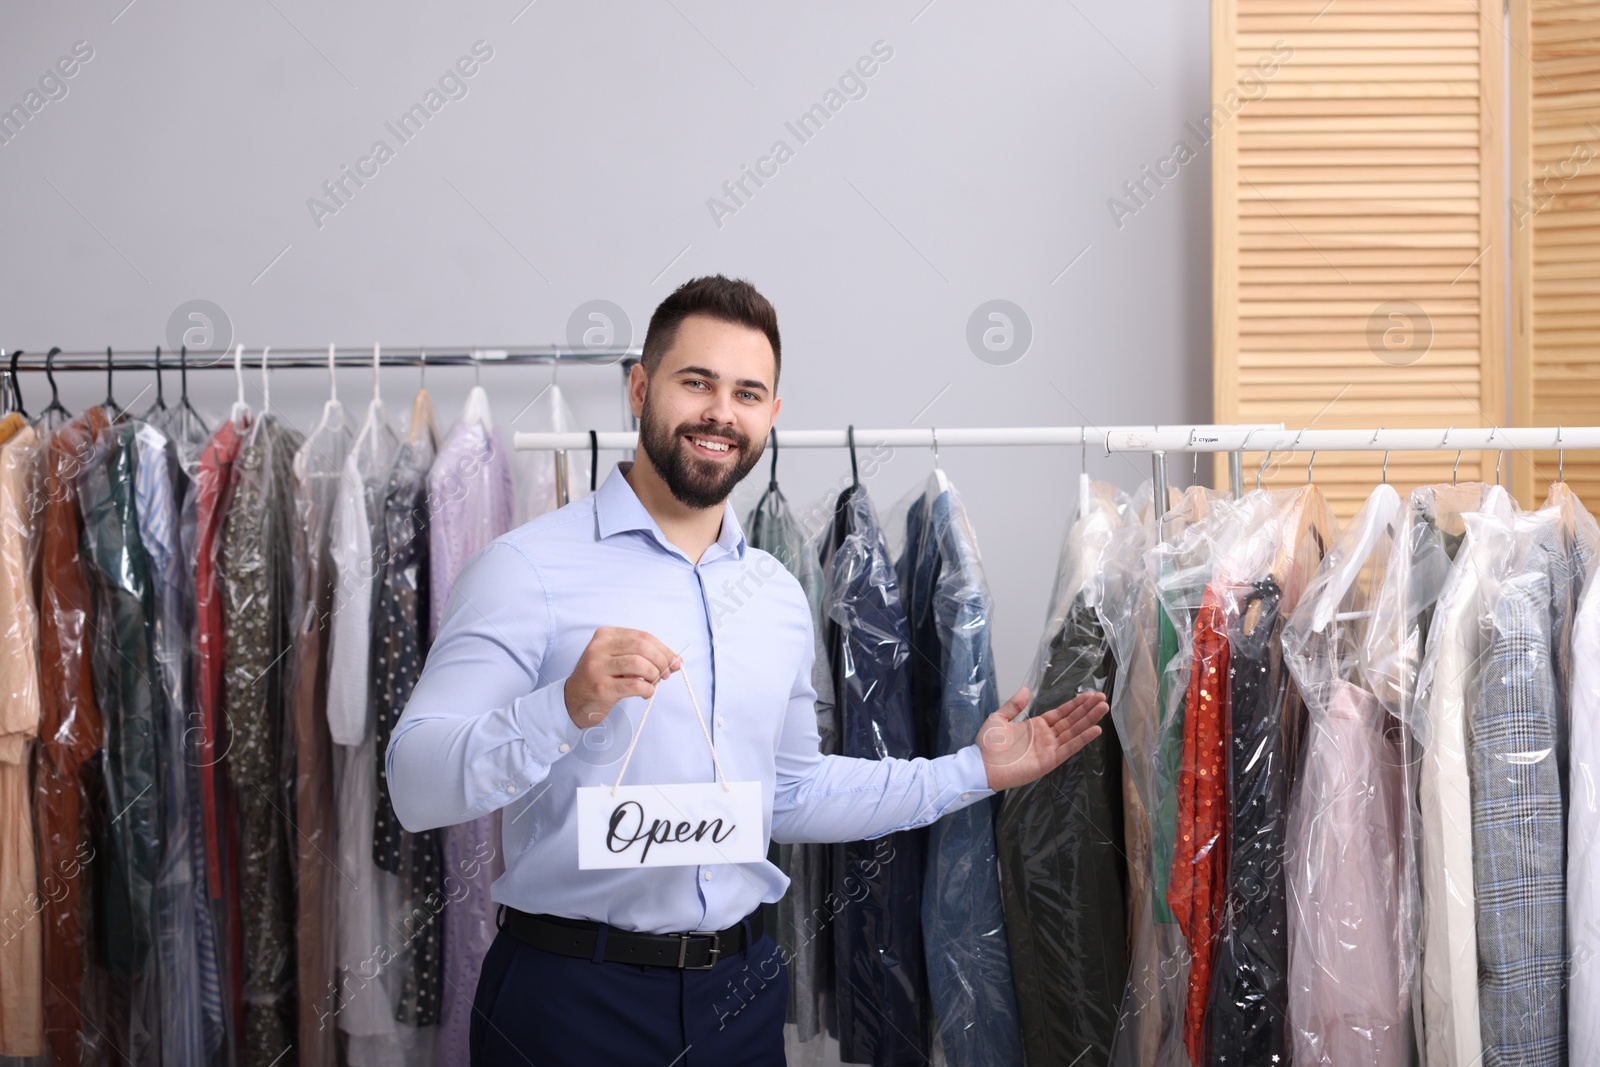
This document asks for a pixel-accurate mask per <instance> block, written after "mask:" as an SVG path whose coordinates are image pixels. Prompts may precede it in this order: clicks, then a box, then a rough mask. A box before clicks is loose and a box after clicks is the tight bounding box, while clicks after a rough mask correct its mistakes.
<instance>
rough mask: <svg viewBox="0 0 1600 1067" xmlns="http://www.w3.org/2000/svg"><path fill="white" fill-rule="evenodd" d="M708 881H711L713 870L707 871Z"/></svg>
mask: <svg viewBox="0 0 1600 1067" xmlns="http://www.w3.org/2000/svg"><path fill="white" fill-rule="evenodd" d="M706 881H708V882H709V881H711V872H710V871H707V872H706Z"/></svg>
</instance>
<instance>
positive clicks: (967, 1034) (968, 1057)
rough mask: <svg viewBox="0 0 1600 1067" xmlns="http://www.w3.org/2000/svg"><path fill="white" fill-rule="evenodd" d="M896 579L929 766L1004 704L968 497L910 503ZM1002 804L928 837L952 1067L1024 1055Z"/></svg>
mask: <svg viewBox="0 0 1600 1067" xmlns="http://www.w3.org/2000/svg"><path fill="white" fill-rule="evenodd" d="M897 573H898V578H899V584H900V594H901V598H902V600H903V602H904V604H905V608H906V617H907V623H908V625H909V628H910V637H911V647H912V657H911V664H910V665H911V704H912V714H913V717H914V719H915V721H916V725H917V728H918V730H919V732H920V734H921V737H922V740H921V742H920V744H919V746H918V748H919V751H921V752H922V753H924V754H925V755H927V756H929V757H937V756H944V755H949V754H951V753H953V752H956V751H958V750H960V749H963V748H965V747H967V746H968V745H970V744H972V741H973V739H974V738H975V737H977V735H978V730H979V728H980V727H981V726H982V724H983V721H984V719H985V718H987V717H988V715H989V713H990V712H991V711H992V710H993V709H994V708H996V707H997V706H998V705H999V703H1000V701H999V697H998V695H997V693H996V685H995V679H994V654H993V652H992V651H991V649H990V646H989V621H990V619H991V617H992V616H993V602H992V599H991V598H990V596H989V587H988V583H987V582H986V581H985V579H984V575H983V568H982V565H981V563H980V562H979V560H978V545H977V539H976V537H975V536H974V535H973V533H972V529H971V526H970V525H969V524H968V522H967V515H966V511H965V509H964V508H963V507H962V504H961V498H960V496H959V495H958V494H957V493H956V491H955V489H954V488H953V487H951V486H950V485H949V483H948V481H947V480H946V479H944V478H943V477H942V476H941V475H940V474H935V476H934V477H932V478H930V479H929V485H928V488H927V491H926V492H925V493H923V494H921V495H919V496H918V497H917V498H916V499H915V500H914V501H913V502H912V503H911V505H910V508H909V510H908V512H907V515H906V544H905V551H904V552H903V553H902V554H901V557H900V560H899V562H898V567H897ZM1054 695H1055V694H1054V692H1046V693H1044V694H1042V698H1043V699H1045V700H1050V699H1051V698H1052V697H1053V696H1054ZM1068 695H1069V696H1070V695H1071V694H1068ZM1064 699H1066V697H1062V698H1061V699H1060V700H1055V701H1054V702H1053V703H1045V704H1039V705H1038V707H1040V708H1041V709H1043V708H1051V707H1054V706H1055V705H1056V704H1058V703H1061V700H1064ZM1080 755H1081V754H1080ZM997 806H998V804H997V802H996V801H994V800H993V799H992V798H991V799H990V800H986V801H981V802H979V803H977V804H973V805H971V806H970V807H966V808H962V809H961V810H959V811H955V812H951V813H949V814H947V815H945V816H944V817H943V818H941V819H940V820H939V821H938V822H936V823H934V824H933V825H932V827H930V829H929V834H928V855H927V873H926V876H925V878H924V881H923V888H922V939H923V945H924V946H925V949H926V952H927V956H926V959H927V967H928V990H929V994H930V996H931V999H932V1005H933V1020H934V1023H935V1026H936V1027H937V1031H938V1035H939V1043H940V1047H941V1048H942V1049H943V1052H944V1056H945V1059H946V1061H947V1062H948V1063H950V1064H951V1065H952V1067H1004V1065H1008V1064H1014V1063H1016V1062H1018V1061H1019V1060H1020V1059H1021V1056H1022V1039H1021V1033H1020V1031H1019V1029H1018V1022H1017V1003H1016V996H1015V994H1014V992H1013V989H1012V978H1011V959H1010V954H1009V952H1008V950H1007V944H1006V937H1007V923H1006V921H1005V918H1004V915H1003V913H1002V910H1001V901H1000V877H999V868H998V865H997V859H996V855H995V829H994V813H995V808H996V807H997ZM1031 932H1032V934H1033V935H1034V936H1035V937H1038V936H1041V935H1042V934H1043V931H1042V930H1041V929H1039V928H1037V927H1036V928H1034V929H1033V930H1032V931H1031ZM1118 984H1119V985H1120V981H1119V983H1118Z"/></svg>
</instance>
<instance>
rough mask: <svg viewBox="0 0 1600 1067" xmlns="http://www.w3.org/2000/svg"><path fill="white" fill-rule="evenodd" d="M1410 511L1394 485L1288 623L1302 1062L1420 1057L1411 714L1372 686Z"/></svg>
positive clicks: (1359, 521)
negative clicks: (1370, 635) (1407, 738)
mask: <svg viewBox="0 0 1600 1067" xmlns="http://www.w3.org/2000/svg"><path fill="white" fill-rule="evenodd" d="M1401 521H1402V504H1401V500H1400V497H1399V494H1397V493H1396V492H1395V491H1394V489H1392V488H1391V487H1389V486H1387V485H1380V486H1379V487H1378V488H1377V489H1376V490H1374V491H1373V493H1372V495H1371V496H1370V497H1369V498H1368V499H1367V502H1366V503H1365V504H1364V505H1363V506H1362V508H1361V510H1360V512H1358V513H1357V515H1356V516H1355V518H1354V520H1353V521H1352V522H1351V524H1350V526H1349V527H1348V528H1347V529H1346V530H1345V532H1344V534H1343V535H1342V536H1341V537H1340V539H1339V542H1338V544H1337V545H1336V546H1335V547H1334V549H1333V550H1332V551H1331V552H1330V553H1329V554H1328V556H1327V557H1326V558H1325V559H1324V560H1323V564H1322V567H1321V568H1320V569H1319V571H1318V572H1317V574H1316V576H1315V577H1314V578H1313V579H1312V581H1311V584H1310V585H1309V586H1307V588H1306V592H1305V594H1304V595H1303V596H1302V597H1301V600H1300V603H1299V605H1298V606H1297V607H1296V608H1295V611H1294V613H1293V616H1292V618H1291V619H1290V620H1289V622H1288V623H1287V624H1286V626H1285V628H1284V636H1283V655H1284V661H1285V663H1286V664H1287V665H1288V667H1289V669H1290V671H1291V673H1292V674H1293V675H1294V679H1295V684H1296V686H1297V687H1298V689H1299V692H1300V694H1301V696H1302V698H1303V699H1304V701H1305V704H1306V708H1307V712H1308V716H1309V728H1308V732H1307V736H1306V744H1305V757H1304V765H1303V768H1302V770H1301V774H1300V779H1299V783H1298V786H1297V789H1296V791H1295V793H1294V794H1293V796H1292V797H1291V798H1290V806H1289V822H1288V835H1287V839H1286V844H1287V850H1286V852H1285V855H1286V857H1288V862H1287V863H1286V868H1287V889H1288V899H1287V904H1288V930H1289V1011H1288V1019H1289V1022H1290V1025H1291V1029H1292V1033H1291V1037H1292V1046H1293V1047H1292V1052H1293V1062H1295V1063H1296V1064H1302V1065H1307V1067H1310V1065H1325V1067H1337V1065H1339V1064H1345V1063H1364V1064H1372V1065H1373V1067H1406V1065H1407V1064H1409V1063H1410V1062H1411V1058H1412V1055H1413V1050H1414V1048H1415V1041H1414V1037H1413V1031H1412V1012H1411V975H1412V973H1413V971H1414V970H1415V966H1416V940H1415V935H1414V928H1413V927H1414V921H1415V916H1414V915H1413V914H1412V909H1413V907H1414V898H1415V891H1414V890H1413V889H1411V888H1410V887H1408V885H1407V884H1406V882H1407V879H1408V878H1409V877H1410V876H1411V875H1412V873H1413V872H1412V870H1411V868H1410V865H1409V864H1407V863H1405V862H1404V860H1403V857H1404V855H1405V853H1406V851H1407V850H1408V849H1409V848H1410V840H1411V838H1410V835H1409V833H1408V830H1407V819H1408V817H1409V811H1408V809H1407V807H1406V800H1405V782H1404V765H1403V763H1402V758H1403V757H1402V752H1401V748H1400V744H1399V731H1398V722H1397V721H1396V720H1394V719H1393V718H1392V717H1391V716H1390V715H1389V713H1388V711H1387V710H1386V709H1385V708H1384V706H1383V705H1382V704H1381V703H1379V701H1378V700H1377V699H1376V698H1375V697H1374V696H1373V695H1372V694H1371V693H1369V692H1367V691H1366V689H1365V688H1363V685H1362V682H1361V670H1360V667H1361V664H1360V651H1361V648H1362V646H1363V640H1364V637H1365V634H1366V632H1367V630H1368V628H1369V627H1370V626H1371V624H1372V617H1373V608H1374V606H1375V604H1376V602H1377V598H1378V597H1379V596H1380V595H1381V587H1382V585H1383V581H1384V576H1385V568H1386V566H1387V564H1388V562H1389V560H1390V558H1391V554H1392V549H1393V544H1394V541H1395V538H1396V534H1397V531H1398V530H1399V527H1400V523H1401Z"/></svg>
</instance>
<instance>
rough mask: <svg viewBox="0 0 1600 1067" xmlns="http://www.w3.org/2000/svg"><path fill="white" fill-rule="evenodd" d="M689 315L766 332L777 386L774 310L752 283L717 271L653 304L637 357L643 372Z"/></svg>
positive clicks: (650, 370) (779, 358) (779, 361)
mask: <svg viewBox="0 0 1600 1067" xmlns="http://www.w3.org/2000/svg"><path fill="white" fill-rule="evenodd" d="M690 315H705V316H708V317H710V318H713V319H716V320H717V321H719V322H727V323H731V324H733V325H735V326H747V327H749V328H750V329H752V330H759V331H761V332H762V333H764V334H766V335H767V342H768V343H769V344H771V345H772V388H773V389H777V388H778V372H779V371H781V370H782V369H783V347H782V345H781V344H780V342H779V340H778V312H777V311H776V310H775V309H774V308H773V306H772V303H771V302H770V301H769V300H767V298H766V297H764V296H762V295H761V294H760V293H758V292H757V291H756V287H755V286H753V285H751V284H750V283H749V282H747V281H745V280H744V279H743V278H737V279H736V278H727V277H724V276H723V275H721V274H707V275H706V276H705V277H703V278H693V279H691V280H689V281H686V282H684V283H683V284H682V285H680V286H678V288H677V289H675V290H673V292H672V295H671V296H669V297H667V298H666V299H665V300H663V301H661V303H660V304H659V305H657V307H656V310H655V314H653V315H651V316H650V328H649V330H647V331H646V332H645V335H644V353H643V354H642V355H641V356H640V357H639V362H640V363H642V364H644V369H645V373H646V374H654V373H655V370H656V367H657V365H659V364H660V362H661V357H662V355H663V354H665V352H666V351H667V349H669V348H671V347H672V342H673V341H674V340H676V339H677V336H678V327H679V325H681V324H682V322H683V320H684V319H686V318H688V317H689V316H690Z"/></svg>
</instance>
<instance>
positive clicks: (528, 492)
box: [515, 382, 590, 524]
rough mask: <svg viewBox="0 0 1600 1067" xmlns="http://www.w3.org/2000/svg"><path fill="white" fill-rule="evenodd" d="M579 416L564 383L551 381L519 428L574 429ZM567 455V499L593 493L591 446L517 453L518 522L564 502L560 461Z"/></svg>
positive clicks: (522, 419)
mask: <svg viewBox="0 0 1600 1067" xmlns="http://www.w3.org/2000/svg"><path fill="white" fill-rule="evenodd" d="M577 422H578V420H577V419H576V418H575V417H574V416H573V414H572V408H570V407H568V406H567V401H566V399H565V398H564V397H563V396H562V395H561V386H559V385H557V384H556V383H555V382H551V383H550V385H549V387H548V388H546V389H545V390H544V391H543V392H541V393H540V395H539V396H537V397H535V398H534V399H533V401H532V403H531V404H529V410H528V413H527V415H525V416H523V417H521V418H519V419H518V421H517V427H516V428H517V429H519V430H522V429H526V430H529V431H530V432H533V433H570V432H571V431H572V430H573V429H575V428H576V427H577ZM563 457H564V458H565V462H566V480H567V499H568V501H572V500H577V499H579V498H581V497H586V496H588V495H589V459H590V456H589V450H588V449H587V448H585V449H582V450H580V451H576V452H572V451H569V452H565V453H562V452H552V451H547V450H545V449H531V450H529V451H527V452H521V453H518V455H517V461H516V467H515V472H516V480H517V522H518V523H519V524H520V523H525V522H531V521H533V520H534V519H536V518H538V517H539V516H540V515H543V514H544V513H545V512H547V511H554V510H555V509H556V508H558V507H560V506H561V495H560V493H559V492H557V488H558V481H557V476H556V471H557V465H558V464H560V463H561V462H562V460H563Z"/></svg>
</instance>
